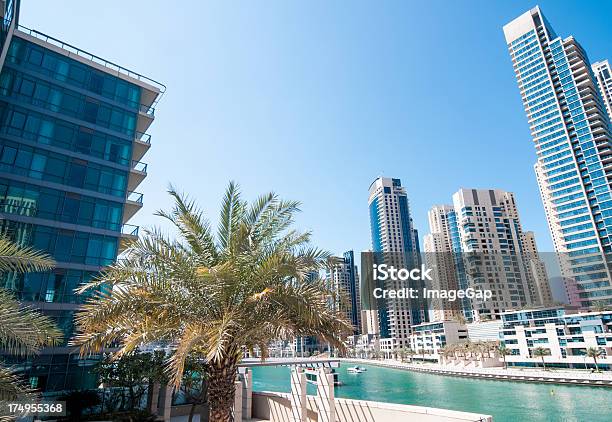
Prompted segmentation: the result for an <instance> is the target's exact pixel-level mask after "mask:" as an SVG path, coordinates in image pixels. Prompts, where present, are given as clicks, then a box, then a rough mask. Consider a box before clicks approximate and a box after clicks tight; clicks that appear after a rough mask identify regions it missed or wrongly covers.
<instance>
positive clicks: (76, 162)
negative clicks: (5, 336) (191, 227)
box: [0, 0, 165, 391]
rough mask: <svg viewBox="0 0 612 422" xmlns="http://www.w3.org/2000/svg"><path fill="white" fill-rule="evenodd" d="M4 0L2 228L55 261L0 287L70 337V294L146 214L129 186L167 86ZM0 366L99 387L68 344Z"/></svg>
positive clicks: (33, 379)
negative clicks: (48, 28)
mask: <svg viewBox="0 0 612 422" xmlns="http://www.w3.org/2000/svg"><path fill="white" fill-rule="evenodd" d="M3 3H4V4H5V5H6V6H7V10H6V11H5V16H4V18H5V21H4V26H3V28H2V39H1V41H2V54H1V56H0V61H1V62H0V68H1V72H0V226H1V227H0V229H1V230H2V231H3V232H4V233H6V234H7V235H8V236H9V237H11V238H12V239H13V240H15V241H17V242H19V243H21V244H25V245H31V246H32V247H34V248H36V249H39V250H42V251H45V252H47V253H49V254H50V255H52V256H53V258H54V259H55V261H56V262H57V266H56V268H55V269H54V270H52V271H49V272H45V273H32V274H14V273H6V274H3V275H2V278H1V279H0V286H2V287H4V288H6V289H9V290H11V291H12V292H14V293H15V295H16V296H17V297H18V298H19V300H20V301H21V302H22V303H23V304H24V305H31V306H34V307H37V308H39V309H41V310H42V311H43V312H44V313H45V314H47V315H49V316H51V317H52V318H53V319H54V320H55V321H56V322H57V324H58V326H59V327H60V329H61V330H62V331H63V332H64V338H65V341H68V340H69V339H70V338H71V336H72V334H73V316H74V313H75V311H76V310H77V309H78V307H79V305H80V304H81V303H82V302H83V301H84V299H85V297H84V296H78V295H76V294H75V291H74V290H75V288H76V287H77V286H78V285H80V284H81V283H83V282H86V281H88V280H89V279H91V278H92V277H94V276H95V275H97V274H98V272H99V271H100V270H101V269H103V268H104V267H105V266H107V265H109V264H112V263H113V262H114V261H115V259H116V257H117V255H118V253H120V252H121V250H122V248H123V247H124V244H125V243H124V241H125V240H130V239H135V238H136V237H137V236H138V227H136V226H131V225H129V224H128V222H129V221H130V219H131V218H132V217H133V216H134V214H135V213H136V212H137V211H138V210H139V209H140V208H141V207H142V201H143V198H142V195H141V194H139V193H137V192H135V190H136V188H137V187H138V185H139V184H140V183H141V182H142V181H143V180H144V178H145V177H146V176H147V170H148V169H147V165H146V164H145V163H143V162H142V161H141V159H142V158H143V156H144V155H145V153H146V152H147V151H148V150H149V148H150V136H149V135H148V134H146V131H147V129H148V128H149V126H150V125H151V123H152V122H153V119H154V112H155V105H156V103H157V101H158V99H159V97H160V96H161V94H162V93H163V92H164V90H165V87H164V86H163V85H162V84H160V83H158V82H155V81H153V80H151V79H149V78H147V77H145V76H143V75H140V74H138V73H136V72H133V71H131V70H128V69H125V68H124V67H122V66H119V65H116V64H114V63H111V62H109V61H108V60H105V59H103V58H100V57H97V56H95V55H93V54H91V53H88V52H86V51H84V50H81V49H80V48H77V47H74V46H72V45H70V44H67V43H65V42H63V41H60V40H58V39H56V38H53V37H51V36H48V35H45V34H43V33H41V32H38V31H35V30H32V29H28V28H25V27H23V26H21V25H19V24H18V12H19V2H18V1H10V0H9V1H7V2H3ZM9 9H10V10H9ZM7 18H11V19H8V20H7ZM92 18H93V16H92ZM6 360H7V361H8V363H10V364H13V365H15V368H16V369H18V370H20V371H21V372H22V373H23V374H24V375H25V377H26V379H27V380H28V381H29V383H30V385H31V386H32V387H33V388H38V389H41V390H47V391H49V390H65V389H73V388H79V389H80V388H89V387H94V386H95V385H96V380H95V376H94V375H93V374H91V372H90V369H91V364H92V363H93V361H92V360H80V359H79V358H78V353H76V354H75V353H74V349H69V348H67V347H66V343H64V344H63V345H62V346H60V347H55V348H49V349H44V350H43V351H42V352H41V353H40V355H38V356H35V357H29V358H27V359H22V358H18V359H17V358H11V357H7V358H6Z"/></svg>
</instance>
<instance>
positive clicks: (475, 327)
mask: <svg viewBox="0 0 612 422" xmlns="http://www.w3.org/2000/svg"><path fill="white" fill-rule="evenodd" d="M466 328H467V333H468V339H469V340H470V341H471V342H478V341H499V335H500V332H501V328H502V321H501V320H499V319H494V320H491V321H478V322H472V323H469V324H466Z"/></svg>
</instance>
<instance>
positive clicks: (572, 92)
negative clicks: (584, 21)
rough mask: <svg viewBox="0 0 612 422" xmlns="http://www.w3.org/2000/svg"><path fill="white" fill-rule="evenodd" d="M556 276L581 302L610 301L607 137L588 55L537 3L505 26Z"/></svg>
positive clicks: (611, 192)
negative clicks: (571, 284)
mask: <svg viewBox="0 0 612 422" xmlns="http://www.w3.org/2000/svg"><path fill="white" fill-rule="evenodd" d="M504 34H505V37H506V42H507V44H508V49H509V51H510V56H511V57H512V64H513V66H514V71H515V73H516V78H517V81H518V85H519V89H520V92H521V97H522V100H523V105H524V108H525V112H526V113H527V118H528V121H529V126H530V129H531V134H532V137H533V141H534V144H535V147H536V153H537V163H536V164H535V169H536V174H537V179H538V183H539V186H540V192H541V195H542V200H543V203H544V208H545V210H546V217H547V219H548V224H549V227H550V231H551V234H552V237H553V242H554V246H555V251H556V252H557V253H558V254H559V255H560V257H561V270H562V275H563V276H565V277H569V278H572V279H574V280H575V281H576V285H577V287H578V290H579V293H578V295H579V297H580V300H581V303H582V305H583V306H590V305H593V304H594V303H595V302H598V301H601V302H604V303H608V304H612V287H611V286H610V280H611V278H610V268H609V263H608V261H607V259H606V254H609V253H610V252H611V251H612V246H611V240H612V183H611V181H612V166H610V162H611V161H612V148H611V146H612V145H611V142H612V135H611V132H610V119H609V118H608V115H607V112H606V108H605V103H604V99H603V98H602V96H601V93H600V90H599V89H598V88H597V80H596V78H595V76H594V74H593V71H592V68H591V65H590V63H589V59H588V58H587V54H586V52H585V51H584V49H583V48H582V47H581V45H580V44H579V43H578V42H577V41H576V40H575V39H574V38H573V37H571V36H570V37H567V38H565V39H563V38H561V37H558V36H557V35H556V34H555V32H554V31H553V29H552V27H551V26H550V24H549V23H548V21H547V20H546V19H545V18H544V15H543V14H542V12H541V10H540V9H539V8H538V7H536V8H534V9H531V10H529V11H528V12H526V13H524V14H522V15H521V16H519V17H518V18H516V19H515V20H513V21H512V22H510V23H509V24H507V25H505V26H504Z"/></svg>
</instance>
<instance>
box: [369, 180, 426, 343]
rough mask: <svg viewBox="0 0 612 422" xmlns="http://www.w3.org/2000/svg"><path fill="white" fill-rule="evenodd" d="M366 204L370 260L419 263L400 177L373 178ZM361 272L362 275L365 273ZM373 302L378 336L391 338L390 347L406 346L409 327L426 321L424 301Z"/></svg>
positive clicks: (400, 264)
mask: <svg viewBox="0 0 612 422" xmlns="http://www.w3.org/2000/svg"><path fill="white" fill-rule="evenodd" d="M368 204H369V209H370V229H371V232H372V250H373V251H374V252H375V254H374V260H375V261H377V260H383V261H384V262H385V263H387V264H389V265H395V266H396V267H398V268H401V267H406V268H414V267H417V266H419V265H420V264H421V256H420V248H419V239H418V233H417V230H416V229H415V228H414V224H413V221H412V217H411V215H410V207H409V203H408V195H407V194H406V190H405V188H404V187H402V183H401V181H400V179H391V178H384V177H379V178H377V179H376V180H374V182H372V184H371V185H370V189H369V200H368ZM376 263H378V262H376ZM362 273H363V274H362V275H363V277H364V278H365V277H366V274H367V273H366V272H364V271H362ZM404 287H407V286H405V285H400V284H398V285H397V286H388V288H392V289H401V288H404ZM410 287H416V288H421V287H422V286H410ZM366 294H371V292H363V295H362V298H363V299H364V303H370V302H372V301H371V300H370V298H364V296H365V295H366ZM377 302H378V303H379V306H378V322H379V326H380V337H381V338H388V339H391V340H392V342H391V347H404V346H407V345H408V340H407V339H408V336H409V334H410V332H411V327H412V326H413V325H416V324H420V323H422V322H425V321H426V318H427V312H425V310H426V309H425V308H426V306H425V304H424V303H423V302H422V301H420V300H411V299H389V300H384V301H380V300H379V301H377Z"/></svg>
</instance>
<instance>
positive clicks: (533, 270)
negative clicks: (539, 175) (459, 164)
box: [425, 189, 552, 321]
mask: <svg viewBox="0 0 612 422" xmlns="http://www.w3.org/2000/svg"><path fill="white" fill-rule="evenodd" d="M429 225H430V230H431V233H430V234H428V235H427V236H426V241H425V257H426V260H427V264H428V267H431V268H432V269H433V274H434V277H433V279H434V282H433V288H434V289H443V290H447V289H449V290H453V289H462V290H465V289H466V288H468V287H471V288H473V289H475V290H490V291H491V292H492V295H493V296H492V298H491V299H489V300H480V299H478V298H473V299H463V300H461V301H459V300H457V301H434V302H433V303H432V304H431V306H432V309H433V314H434V318H436V320H438V321H444V320H449V319H454V318H456V317H457V316H459V315H461V316H463V317H464V318H465V319H466V320H476V321H478V320H484V319H495V318H498V317H499V314H500V312H502V311H504V310H506V309H513V308H517V307H521V306H525V305H544V304H548V303H549V302H551V301H552V294H551V292H550V285H549V281H548V275H547V272H546V267H545V266H544V264H543V263H542V261H541V260H540V257H539V255H538V252H537V250H536V243H535V238H534V235H533V233H532V232H523V231H522V227H521V223H520V218H519V214H518V210H517V207H516V203H515V200H514V195H513V194H512V193H511V192H506V191H502V190H498V189H495V190H493V189H460V190H459V191H458V192H456V193H455V194H454V195H453V205H437V206H434V207H433V208H432V209H431V210H430V211H429Z"/></svg>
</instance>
